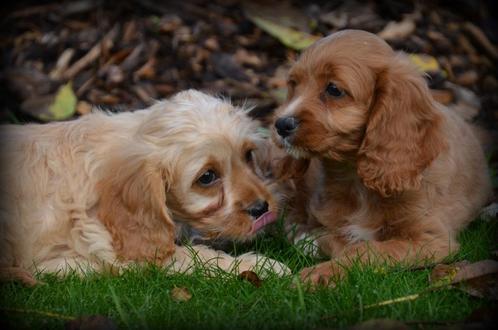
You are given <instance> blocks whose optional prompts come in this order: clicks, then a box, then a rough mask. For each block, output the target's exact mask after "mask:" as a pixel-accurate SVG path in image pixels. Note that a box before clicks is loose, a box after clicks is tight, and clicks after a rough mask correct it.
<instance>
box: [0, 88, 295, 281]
mask: <svg viewBox="0 0 498 330" xmlns="http://www.w3.org/2000/svg"><path fill="white" fill-rule="evenodd" d="M259 139H260V137H259V135H258V133H257V124H256V123H255V122H254V121H251V120H250V119H249V118H248V117H247V116H246V114H245V111H244V110H243V109H239V108H235V107H233V106H232V105H231V104H230V103H228V102H225V101H222V100H220V99H217V98H214V97H212V96H208V95H206V94H203V93H201V92H198V91H194V90H189V91H186V92H182V93H179V94H177V95H176V96H174V97H173V98H171V99H170V100H167V101H161V102H157V103H156V104H155V105H153V106H151V107H150V108H148V109H145V110H138V111H135V112H130V113H120V114H113V115H111V114H107V113H104V112H100V111H96V112H94V113H92V114H89V115H87V116H84V117H82V118H80V119H77V120H74V121H71V122H63V123H50V124H45V125H38V124H31V125H24V126H14V125H7V126H4V127H2V128H1V143H2V147H1V148H2V150H1V151H2V152H1V155H0V157H1V164H2V166H1V169H0V170H1V171H0V182H1V185H0V189H1V190H0V193H1V195H0V229H1V231H0V233H1V234H0V235H1V236H0V248H1V250H0V251H1V254H0V267H2V269H4V270H6V272H7V273H9V272H10V273H12V268H11V267H19V268H23V269H28V270H30V271H32V270H35V269H37V270H39V271H46V272H59V273H61V274H63V273H65V272H66V271H67V270H69V269H71V270H76V271H84V270H86V269H88V268H91V269H93V270H97V271H100V270H102V269H106V266H109V265H112V266H116V267H118V268H119V267H122V266H126V265H128V264H130V263H144V262H152V263H156V264H159V265H164V266H169V268H168V269H170V270H171V271H185V270H188V269H190V268H191V267H192V266H193V263H194V261H193V259H194V258H196V259H198V260H200V261H202V262H205V263H208V264H210V265H215V266H218V267H221V268H222V269H224V270H227V271H229V270H232V269H234V268H235V267H238V268H239V269H240V270H245V269H254V268H255V267H256V266H257V265H256V263H257V262H266V265H265V267H269V268H270V269H271V270H274V271H277V272H286V271H287V268H286V267H285V266H284V265H282V264H280V263H277V262H274V261H272V260H270V259H265V258H264V257H261V256H258V255H255V254H251V253H249V254H246V255H243V256H240V257H238V258H233V257H231V256H229V255H228V254H226V253H224V252H220V251H214V250H212V249H210V248H208V247H206V246H202V245H194V246H193V247H192V249H189V248H187V247H185V246H180V245H177V244H176V243H175V240H178V239H180V237H179V234H180V232H181V230H180V229H181V228H182V227H183V226H186V225H187V226H189V227H190V228H193V229H195V230H196V231H198V232H200V234H201V235H203V236H204V237H207V238H218V237H225V238H231V239H239V240H246V239H249V238H251V237H253V236H254V234H255V233H254V230H253V224H254V220H255V219H254V218H255V216H254V212H253V214H250V212H248V210H249V208H250V207H251V205H252V204H254V202H255V201H266V202H267V203H268V204H267V209H269V211H268V212H271V211H272V210H274V208H275V205H274V204H275V203H274V202H273V199H272V197H271V196H270V193H269V192H268V190H267V188H266V186H265V185H264V183H263V182H262V181H261V180H260V179H259V178H258V177H257V176H256V175H255V173H254V166H253V165H252V164H251V162H252V160H251V157H250V155H251V153H252V150H253V148H254V147H255V145H256V144H257V143H258V141H259ZM201 177H202V178H203V179H202V180H201ZM263 211H265V210H263ZM258 215H259V214H258Z"/></svg>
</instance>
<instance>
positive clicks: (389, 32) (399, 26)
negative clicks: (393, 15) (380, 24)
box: [377, 16, 416, 40]
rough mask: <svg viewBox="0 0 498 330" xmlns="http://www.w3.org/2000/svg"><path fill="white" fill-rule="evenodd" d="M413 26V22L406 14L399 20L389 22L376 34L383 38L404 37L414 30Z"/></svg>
mask: <svg viewBox="0 0 498 330" xmlns="http://www.w3.org/2000/svg"><path fill="white" fill-rule="evenodd" d="M415 27H416V26H415V22H414V21H413V19H412V18H411V17H409V16H408V17H405V18H404V19H403V20H402V21H400V22H394V21H392V22H389V23H388V24H387V25H386V26H385V27H384V29H382V31H380V32H379V33H377V35H378V36H379V37H381V38H382V39H384V40H394V39H404V38H406V37H408V36H409V35H410V34H412V33H413V31H415Z"/></svg>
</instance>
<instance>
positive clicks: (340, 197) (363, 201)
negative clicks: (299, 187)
mask: <svg viewBox="0 0 498 330" xmlns="http://www.w3.org/2000/svg"><path fill="white" fill-rule="evenodd" d="M367 198H368V197H367V196H366V194H364V193H362V192H358V191H351V190H350V191H344V190H343V191H338V190H336V191H332V190H331V189H330V188H329V189H327V190H325V189H317V190H316V191H315V193H314V194H313V195H312V196H311V198H310V203H309V207H308V211H309V213H310V216H311V217H313V218H315V219H316V221H317V222H319V223H321V224H322V225H323V226H325V227H327V228H328V229H329V231H331V232H333V233H335V234H336V235H338V236H342V237H344V238H345V239H346V240H347V241H350V242H357V241H368V240H374V239H377V238H378V237H377V236H378V234H379V233H381V232H383V231H384V230H383V227H384V226H383V222H382V221H381V220H380V219H379V218H378V216H377V214H376V213H377V212H376V210H375V209H374V208H372V207H371V206H370V204H369V201H368V200H367Z"/></svg>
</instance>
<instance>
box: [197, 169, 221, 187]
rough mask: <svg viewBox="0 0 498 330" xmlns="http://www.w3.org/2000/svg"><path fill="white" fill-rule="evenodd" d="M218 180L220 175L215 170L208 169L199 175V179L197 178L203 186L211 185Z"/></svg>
mask: <svg viewBox="0 0 498 330" xmlns="http://www.w3.org/2000/svg"><path fill="white" fill-rule="evenodd" d="M216 180H218V175H216V173H215V172H214V171H213V170H207V171H206V172H204V173H203V174H202V175H201V176H200V177H199V179H197V182H199V184H200V185H201V186H204V187H209V186H211V185H212V184H213V183H214V182H216Z"/></svg>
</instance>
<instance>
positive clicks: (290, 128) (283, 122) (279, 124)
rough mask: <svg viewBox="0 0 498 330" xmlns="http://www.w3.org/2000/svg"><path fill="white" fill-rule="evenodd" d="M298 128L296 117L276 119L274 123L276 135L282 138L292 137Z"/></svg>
mask: <svg viewBox="0 0 498 330" xmlns="http://www.w3.org/2000/svg"><path fill="white" fill-rule="evenodd" d="M298 126H299V121H298V120H297V118H296V117H283V118H278V119H277V121H276V122H275V128H276V129H277V133H278V135H280V136H281V137H282V138H286V137H288V136H290V135H292V134H293V133H294V132H295V131H296V130H297V127H298Z"/></svg>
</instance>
